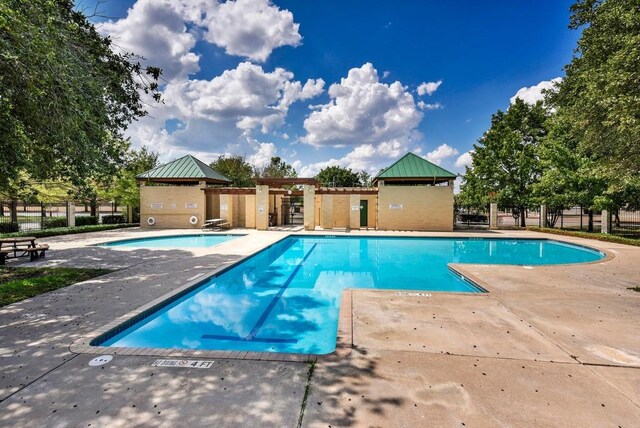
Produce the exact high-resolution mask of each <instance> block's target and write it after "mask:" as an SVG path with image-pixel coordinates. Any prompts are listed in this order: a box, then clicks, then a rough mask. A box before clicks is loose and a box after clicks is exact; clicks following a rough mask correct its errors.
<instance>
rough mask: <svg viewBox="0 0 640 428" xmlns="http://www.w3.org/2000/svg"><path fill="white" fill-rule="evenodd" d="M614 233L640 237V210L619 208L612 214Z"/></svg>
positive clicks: (610, 228) (612, 230)
mask: <svg viewBox="0 0 640 428" xmlns="http://www.w3.org/2000/svg"><path fill="white" fill-rule="evenodd" d="M609 230H610V231H611V233H612V234H614V235H618V236H623V237H626V238H636V239H640V210H618V211H615V212H613V213H612V214H611V225H610V227H609Z"/></svg>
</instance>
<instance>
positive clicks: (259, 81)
mask: <svg viewBox="0 0 640 428" xmlns="http://www.w3.org/2000/svg"><path fill="white" fill-rule="evenodd" d="M293 77H294V76H293V73H291V72H290V71H287V70H285V69H283V68H276V69H275V70H274V71H272V72H265V71H264V70H263V69H262V67H260V66H258V65H254V64H251V63H248V62H243V63H240V64H239V65H238V66H237V67H236V68H234V69H231V70H226V71H225V72H224V73H222V75H220V76H217V77H214V78H213V79H211V80H186V81H183V82H179V83H176V84H169V85H167V88H166V90H165V93H164V97H165V99H166V100H167V103H168V104H169V106H170V107H172V106H173V107H176V108H177V110H178V111H179V112H180V115H181V116H182V117H185V118H199V119H206V120H210V121H213V122H222V121H233V122H234V123H235V125H236V127H237V128H239V129H241V130H245V131H246V130H252V129H254V128H257V127H260V129H261V130H262V132H268V131H269V130H270V129H272V128H274V127H276V126H279V125H281V124H282V123H283V122H284V119H285V117H286V114H287V112H288V109H289V107H290V106H291V104H292V103H294V102H295V101H297V100H304V99H308V98H310V97H314V96H316V95H318V94H319V93H321V92H322V91H323V89H322V88H323V86H324V81H322V79H317V80H313V79H310V80H308V81H307V82H306V83H305V84H304V86H303V85H302V83H300V82H299V81H295V80H293Z"/></svg>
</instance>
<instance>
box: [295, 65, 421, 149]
mask: <svg viewBox="0 0 640 428" xmlns="http://www.w3.org/2000/svg"><path fill="white" fill-rule="evenodd" d="M328 93H329V97H330V101H329V103H327V104H325V105H320V106H314V108H315V109H316V110H314V111H313V112H312V113H311V114H310V115H309V117H308V118H307V119H306V120H305V121H304V128H305V129H306V131H307V135H306V136H305V137H303V139H302V141H303V142H305V143H308V144H311V145H314V146H335V147H340V146H353V145H357V144H363V143H364V144H379V143H383V142H389V141H392V140H395V139H406V138H408V137H409V135H410V134H411V133H412V132H413V130H414V129H415V128H416V127H417V126H418V124H419V123H420V121H421V120H422V116H423V115H422V112H420V111H419V110H418V109H417V107H416V104H415V102H414V99H413V96H412V95H411V94H410V93H409V92H408V91H407V90H406V88H405V87H404V86H402V84H401V83H400V82H395V83H392V84H391V85H388V84H385V83H380V81H379V78H378V72H377V70H376V69H375V68H374V67H373V65H372V64H370V63H366V64H364V65H363V66H362V67H360V68H352V69H351V70H349V73H348V75H347V77H346V78H342V79H341V81H340V83H334V84H332V85H331V86H330V87H329V91H328Z"/></svg>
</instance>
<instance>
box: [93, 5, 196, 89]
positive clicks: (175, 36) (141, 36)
mask: <svg viewBox="0 0 640 428" xmlns="http://www.w3.org/2000/svg"><path fill="white" fill-rule="evenodd" d="M200 7H205V6H204V3H197V2H190V3H184V2H180V1H177V2H171V1H169V0H138V1H137V2H136V3H135V4H134V5H133V6H132V7H131V8H130V9H129V10H128V12H127V16H126V17H125V18H122V19H120V20H117V21H109V22H105V23H103V24H101V25H100V26H99V28H98V30H99V31H100V32H101V33H102V34H104V35H108V36H110V37H111V39H112V40H113V45H114V49H115V50H116V51H118V50H124V51H127V52H133V53H135V54H137V55H141V56H143V57H145V59H146V60H147V62H148V64H151V65H154V66H158V67H160V68H162V71H163V77H164V78H165V79H167V80H173V79H176V78H184V77H186V76H187V75H188V74H190V73H195V72H197V71H198V69H199V65H198V61H199V59H200V58H199V57H198V55H196V54H195V53H193V52H191V49H192V48H193V47H194V46H195V44H196V41H197V37H196V35H194V34H193V33H190V32H188V31H187V28H186V26H185V19H186V18H185V17H186V16H189V15H192V14H193V12H194V10H195V9H194V8H200Z"/></svg>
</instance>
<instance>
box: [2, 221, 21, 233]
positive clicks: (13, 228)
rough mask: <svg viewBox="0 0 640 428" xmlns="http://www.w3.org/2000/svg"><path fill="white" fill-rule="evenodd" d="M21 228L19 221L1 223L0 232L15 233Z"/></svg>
mask: <svg viewBox="0 0 640 428" xmlns="http://www.w3.org/2000/svg"><path fill="white" fill-rule="evenodd" d="M19 230H20V225H19V224H18V223H0V233H13V232H17V231H19Z"/></svg>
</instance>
